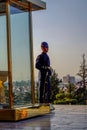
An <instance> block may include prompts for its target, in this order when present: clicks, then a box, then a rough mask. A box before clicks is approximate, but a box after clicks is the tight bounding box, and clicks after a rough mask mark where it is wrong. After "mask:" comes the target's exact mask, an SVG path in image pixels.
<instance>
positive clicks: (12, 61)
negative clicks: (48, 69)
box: [0, 0, 50, 121]
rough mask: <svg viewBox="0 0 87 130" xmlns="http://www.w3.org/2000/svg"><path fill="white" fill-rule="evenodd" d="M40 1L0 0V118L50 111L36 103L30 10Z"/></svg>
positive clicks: (15, 118)
mask: <svg viewBox="0 0 87 130" xmlns="http://www.w3.org/2000/svg"><path fill="white" fill-rule="evenodd" d="M42 9H46V3H45V2H43V1H41V0H0V121H18V120H22V119H26V118H30V117H35V116H39V115H44V114H47V113H49V112H50V108H49V105H47V104H46V105H39V104H38V103H37V104H36V103H35V87H34V65H33V63H34V62H33V38H32V11H36V10H42Z"/></svg>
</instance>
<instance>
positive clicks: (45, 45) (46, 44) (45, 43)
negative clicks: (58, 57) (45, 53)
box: [41, 42, 49, 48]
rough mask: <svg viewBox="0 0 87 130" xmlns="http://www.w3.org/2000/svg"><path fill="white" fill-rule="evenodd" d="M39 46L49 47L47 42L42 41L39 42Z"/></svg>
mask: <svg viewBox="0 0 87 130" xmlns="http://www.w3.org/2000/svg"><path fill="white" fill-rule="evenodd" d="M41 47H44V48H49V46H48V43H47V42H42V43H41Z"/></svg>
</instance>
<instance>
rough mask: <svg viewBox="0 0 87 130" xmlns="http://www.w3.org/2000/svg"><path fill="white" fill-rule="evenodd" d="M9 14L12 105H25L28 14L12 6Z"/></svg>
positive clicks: (28, 94)
mask: <svg viewBox="0 0 87 130" xmlns="http://www.w3.org/2000/svg"><path fill="white" fill-rule="evenodd" d="M16 12H17V13H16ZM10 13H11V45H12V80H13V96H14V105H25V104H29V103H31V78H30V77H31V72H30V55H29V50H30V46H29V17H28V15H29V14H28V12H23V11H20V10H18V9H16V8H14V7H12V6H11V7H10Z"/></svg>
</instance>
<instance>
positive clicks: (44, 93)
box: [35, 42, 51, 103]
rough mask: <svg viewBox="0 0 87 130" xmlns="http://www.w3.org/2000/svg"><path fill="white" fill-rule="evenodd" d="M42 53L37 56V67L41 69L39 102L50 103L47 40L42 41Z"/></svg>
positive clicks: (49, 70)
mask: <svg viewBox="0 0 87 130" xmlns="http://www.w3.org/2000/svg"><path fill="white" fill-rule="evenodd" d="M41 49H42V53H41V54H40V55H38V56H37V58H36V64H35V67H36V69H38V70H39V71H40V88H39V102H40V103H50V76H51V69H50V58H49V56H48V55H47V52H48V50H49V46H48V43H47V42H42V43H41Z"/></svg>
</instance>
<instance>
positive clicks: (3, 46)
mask: <svg viewBox="0 0 87 130" xmlns="http://www.w3.org/2000/svg"><path fill="white" fill-rule="evenodd" d="M6 37H7V36H6V15H5V14H4V15H3V14H1V15H0V108H1V107H2V108H3V106H4V104H6V103H8V102H9V100H8V99H9V98H8V78H7V74H8V72H7V71H8V67H7V39H6Z"/></svg>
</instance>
